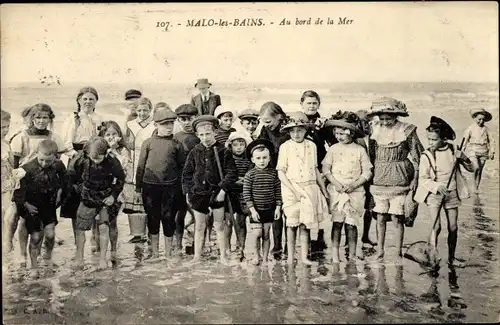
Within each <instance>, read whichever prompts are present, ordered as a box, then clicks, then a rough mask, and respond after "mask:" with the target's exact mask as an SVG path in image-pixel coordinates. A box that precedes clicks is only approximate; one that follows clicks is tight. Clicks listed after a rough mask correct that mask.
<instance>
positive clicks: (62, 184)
mask: <svg viewBox="0 0 500 325" xmlns="http://www.w3.org/2000/svg"><path fill="white" fill-rule="evenodd" d="M37 149H38V150H37V154H36V157H35V158H33V159H31V160H30V161H28V162H27V163H26V164H24V165H23V166H22V168H23V169H24V170H25V171H26V175H25V176H24V177H23V178H22V179H21V186H20V188H19V189H17V190H15V191H14V197H13V201H14V202H15V203H16V205H17V211H18V213H19V215H20V216H21V218H23V219H24V221H25V223H24V225H25V227H26V229H27V231H28V234H29V235H30V237H31V238H30V244H29V248H30V249H29V251H30V259H31V269H32V270H33V274H32V275H33V276H34V277H37V269H38V261H37V258H38V255H39V253H40V248H41V241H42V238H44V237H45V249H46V250H45V254H44V259H45V260H46V263H47V264H48V266H49V267H52V250H53V248H54V240H55V226H56V225H57V215H56V210H57V208H58V207H59V206H60V205H61V202H62V200H63V199H64V197H63V193H65V192H66V190H67V187H68V183H69V182H68V176H67V172H66V167H65V166H64V164H63V163H62V162H61V160H59V159H57V158H56V155H57V152H58V147H57V144H56V142H55V141H53V140H48V139H45V140H42V141H41V142H39V144H38V148H37Z"/></svg>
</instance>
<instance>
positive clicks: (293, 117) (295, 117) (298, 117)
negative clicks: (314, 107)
mask: <svg viewBox="0 0 500 325" xmlns="http://www.w3.org/2000/svg"><path fill="white" fill-rule="evenodd" d="M298 126H301V127H305V128H307V129H309V128H311V127H312V126H313V124H311V122H309V119H308V118H307V115H306V114H305V113H304V112H292V113H290V114H288V115H287V116H286V118H285V121H284V124H283V126H282V127H281V131H285V130H288V129H290V128H293V127H298Z"/></svg>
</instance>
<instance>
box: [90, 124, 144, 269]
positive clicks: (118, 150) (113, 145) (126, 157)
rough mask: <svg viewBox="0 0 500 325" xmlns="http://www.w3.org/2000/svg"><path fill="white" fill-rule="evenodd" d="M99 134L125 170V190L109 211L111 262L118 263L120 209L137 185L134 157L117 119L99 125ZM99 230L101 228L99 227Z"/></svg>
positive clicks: (132, 194)
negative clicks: (133, 164)
mask: <svg viewBox="0 0 500 325" xmlns="http://www.w3.org/2000/svg"><path fill="white" fill-rule="evenodd" d="M98 136H100V137H103V138H104V139H105V140H106V141H107V142H108V145H109V148H110V149H109V154H111V155H113V156H114V157H116V158H118V160H119V161H120V164H121V166H122V168H123V171H124V172H125V185H124V186H123V191H122V192H121V193H120V196H118V204H117V206H116V209H110V210H109V212H110V213H112V215H111V214H110V215H109V243H110V246H111V250H110V255H111V263H112V264H113V265H116V263H117V261H118V260H117V255H116V254H117V252H116V248H117V244H118V226H117V224H116V221H117V217H118V213H119V210H120V208H121V206H122V205H123V203H124V202H126V201H127V200H130V199H131V198H132V197H133V196H134V193H135V187H134V186H133V179H132V174H133V171H132V170H131V169H130V167H131V163H132V159H131V157H130V151H129V150H128V149H127V147H126V145H125V141H124V139H123V133H122V130H121V129H120V126H119V125H118V123H116V122H115V121H105V122H103V123H102V124H101V126H100V127H99V134H98ZM97 230H99V228H97ZM96 238H99V232H98V231H97V236H96ZM98 248H99V249H98V251H100V247H99V244H98Z"/></svg>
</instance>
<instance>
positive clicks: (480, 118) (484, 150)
mask: <svg viewBox="0 0 500 325" xmlns="http://www.w3.org/2000/svg"><path fill="white" fill-rule="evenodd" d="M469 113H470V116H471V117H472V118H473V119H474V120H475V123H473V124H471V125H470V126H469V127H468V128H467V130H465V133H464V138H465V144H464V148H465V149H464V151H465V152H466V153H467V156H469V157H470V159H472V160H474V162H475V164H476V165H477V166H478V168H477V169H476V171H475V173H474V185H475V189H476V192H478V191H479V183H480V182H481V176H482V174H483V168H484V165H485V164H486V160H488V159H491V160H493V159H494V158H495V148H496V147H495V138H494V137H493V135H492V134H491V131H490V129H488V127H487V126H486V125H484V123H486V122H489V121H491V118H492V116H491V113H490V112H488V111H486V110H485V109H484V108H479V109H472V110H470V112H469Z"/></svg>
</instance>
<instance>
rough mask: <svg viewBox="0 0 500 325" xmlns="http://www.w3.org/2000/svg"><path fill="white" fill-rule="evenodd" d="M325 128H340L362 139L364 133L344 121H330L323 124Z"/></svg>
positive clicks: (352, 124) (354, 125)
mask: <svg viewBox="0 0 500 325" xmlns="http://www.w3.org/2000/svg"><path fill="white" fill-rule="evenodd" d="M325 127H331V128H341V129H346V130H350V131H352V132H353V133H354V134H353V135H355V136H356V137H364V133H363V131H362V130H360V129H359V128H358V127H357V125H356V124H355V123H352V122H348V121H347V120H345V119H340V120H334V119H330V120H327V121H326V122H325Z"/></svg>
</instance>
